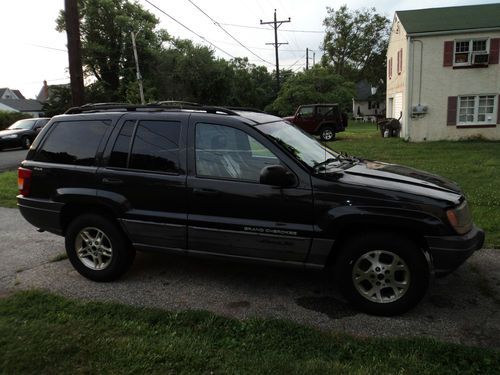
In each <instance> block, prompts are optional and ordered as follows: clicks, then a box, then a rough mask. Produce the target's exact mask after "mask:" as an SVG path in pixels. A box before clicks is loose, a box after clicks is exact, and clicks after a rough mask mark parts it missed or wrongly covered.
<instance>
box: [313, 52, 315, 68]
mask: <svg viewBox="0 0 500 375" xmlns="http://www.w3.org/2000/svg"><path fill="white" fill-rule="evenodd" d="M314 65H316V52H314V51H313V66H314Z"/></svg>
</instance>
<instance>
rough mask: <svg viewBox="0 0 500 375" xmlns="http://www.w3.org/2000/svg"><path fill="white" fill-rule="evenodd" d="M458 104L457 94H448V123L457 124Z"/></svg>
mask: <svg viewBox="0 0 500 375" xmlns="http://www.w3.org/2000/svg"><path fill="white" fill-rule="evenodd" d="M457 104H458V97H457V96H448V116H447V119H446V125H456V124H457Z"/></svg>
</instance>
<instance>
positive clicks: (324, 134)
mask: <svg viewBox="0 0 500 375" xmlns="http://www.w3.org/2000/svg"><path fill="white" fill-rule="evenodd" d="M319 137H320V138H321V140H322V141H325V142H329V141H333V140H334V139H335V130H334V129H333V128H331V127H329V126H324V127H322V128H321V130H320V131H319Z"/></svg>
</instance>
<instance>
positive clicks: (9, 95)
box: [0, 87, 43, 117]
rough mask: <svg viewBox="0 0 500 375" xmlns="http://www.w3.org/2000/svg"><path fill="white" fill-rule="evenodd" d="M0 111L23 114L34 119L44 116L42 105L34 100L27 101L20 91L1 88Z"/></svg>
mask: <svg viewBox="0 0 500 375" xmlns="http://www.w3.org/2000/svg"><path fill="white" fill-rule="evenodd" d="M0 111H5V112H22V113H26V114H28V115H31V116H33V117H40V116H42V115H43V110H42V103H40V102H39V101H37V100H33V99H26V98H25V97H24V95H23V94H21V92H20V91H19V90H11V89H9V88H6V87H5V88H0Z"/></svg>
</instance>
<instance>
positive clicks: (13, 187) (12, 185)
mask: <svg viewBox="0 0 500 375" xmlns="http://www.w3.org/2000/svg"><path fill="white" fill-rule="evenodd" d="M0 155H1V153H0ZM17 194H19V190H17V172H2V173H0V206H2V207H9V208H15V207H16V203H17V202H16V196H17Z"/></svg>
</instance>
